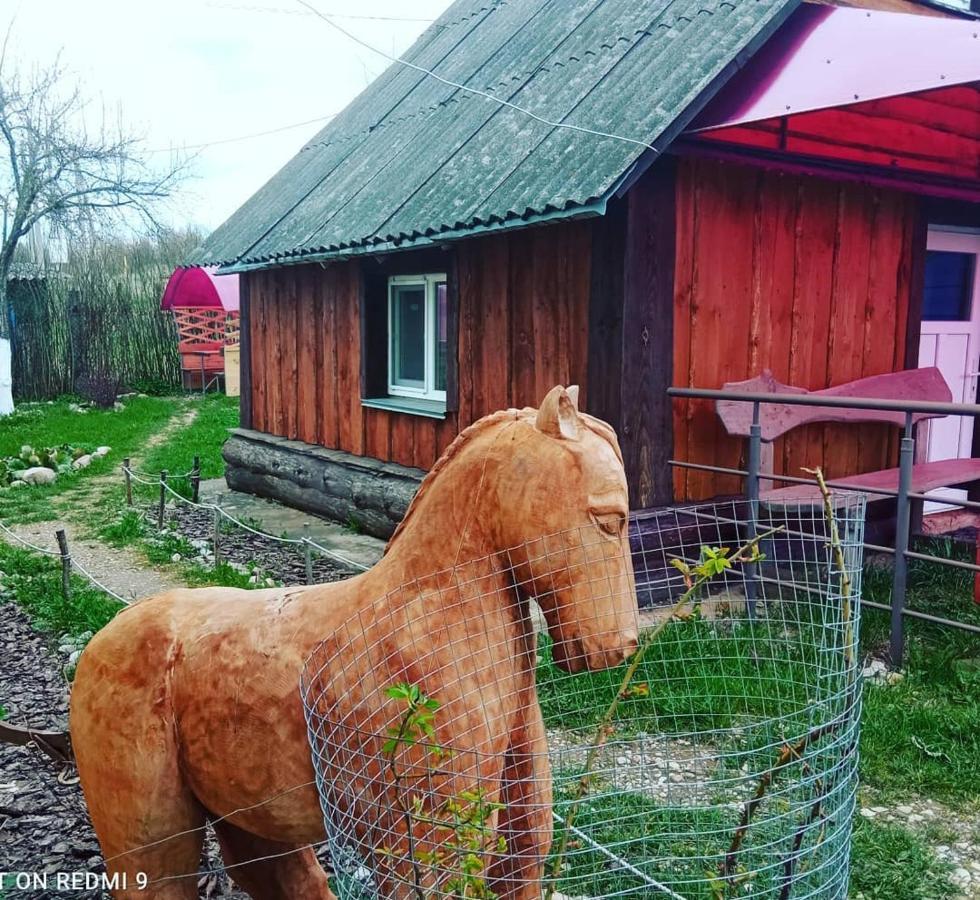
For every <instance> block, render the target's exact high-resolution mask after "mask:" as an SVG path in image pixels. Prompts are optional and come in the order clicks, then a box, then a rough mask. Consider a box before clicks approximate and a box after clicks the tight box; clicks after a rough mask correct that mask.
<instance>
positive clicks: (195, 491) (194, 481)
mask: <svg viewBox="0 0 980 900" xmlns="http://www.w3.org/2000/svg"><path fill="white" fill-rule="evenodd" d="M200 497H201V457H200V456H195V457H194V465H193V466H192V467H191V502H193V503H198V502H200Z"/></svg>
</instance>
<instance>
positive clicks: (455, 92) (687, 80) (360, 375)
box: [196, 0, 980, 535]
mask: <svg viewBox="0 0 980 900" xmlns="http://www.w3.org/2000/svg"><path fill="white" fill-rule="evenodd" d="M957 7H960V8H962V9H961V11H957ZM978 31H980V21H978V19H977V16H976V15H975V14H972V13H971V12H970V11H969V10H968V9H967V8H966V5H965V4H963V3H960V2H958V0H953V2H951V3H950V4H949V5H948V6H947V5H944V4H941V3H915V2H912V0H848V2H846V3H844V2H842V3H840V4H826V3H800V2H798V0H754V2H752V3H732V2H728V0H670V2H666V3H664V2H656V3H655V2H652V0H650V2H633V0H630V2H621V3H620V2H609V3H604V4H601V5H599V6H595V5H591V4H590V5H583V4H572V3H568V4H555V3H549V2H547V0H527V2H522V3H512V4H497V3H482V2H481V3H476V2H475V0H459V2H457V3H455V4H453V5H452V6H451V7H450V8H449V9H448V10H447V12H446V13H445V15H444V16H443V17H442V18H440V19H439V20H438V21H437V22H436V23H434V24H433V25H432V26H431V27H430V28H429V29H428V30H427V31H426V32H425V33H424V34H423V35H422V36H421V38H420V39H419V40H418V42H417V43H416V44H415V46H414V47H413V48H412V49H411V50H410V51H409V53H408V54H407V59H409V60H411V61H412V62H413V63H415V64H416V65H417V66H420V67H424V68H426V69H430V70H434V71H436V72H437V73H438V74H440V75H441V76H442V77H443V78H444V79H446V80H447V81H450V82H453V83H455V84H457V85H461V84H462V85H466V86H468V87H472V88H474V89H478V90H480V91H482V92H484V93H488V94H491V95H492V96H494V97H498V98H500V99H501V100H506V101H507V103H508V104H512V105H507V106H505V105H501V104H498V103H495V102H493V100H490V99H487V98H486V97H485V96H481V95H476V94H473V93H468V92H466V91H464V90H461V89H459V88H458V87H452V86H451V85H447V84H446V83H445V82H444V81H439V80H436V79H433V78H430V77H427V76H425V75H424V74H421V73H420V72H419V71H418V70H417V69H414V68H409V67H405V66H400V65H395V66H393V67H392V68H391V69H389V70H388V71H387V72H386V73H384V74H383V75H382V76H381V77H380V78H379V79H378V80H377V81H375V82H374V83H373V84H372V85H371V86H370V87H369V88H368V89H367V90H366V91H365V92H364V93H363V94H362V95H361V96H360V97H358V98H357V99H356V100H355V101H354V102H353V103H352V104H351V106H350V107H348V109H347V110H345V111H344V112H343V113H342V114H341V115H340V116H338V117H337V118H336V119H335V120H334V121H332V122H331V123H330V124H328V125H327V126H326V127H325V128H324V129H323V130H322V131H321V132H320V133H319V134H318V135H317V136H316V137H314V138H313V139H312V140H311V141H310V142H309V143H308V144H307V145H306V146H305V147H303V149H302V150H301V151H300V153H299V154H298V155H297V156H296V158H295V159H294V160H292V161H291V162H290V163H288V164H287V165H286V166H285V167H284V168H283V170H282V171H280V172H279V173H278V174H277V175H276V176H275V177H274V178H273V179H272V180H271V181H270V182H269V183H268V184H267V185H266V186H265V187H264V188H262V189H261V190H260V191H259V192H258V193H257V194H256V195H255V196H254V197H253V198H251V199H250V200H249V201H248V202H247V203H246V204H245V205H244V206H243V207H242V208H241V209H240V210H239V211H238V212H237V213H236V214H235V215H234V216H233V217H232V218H231V219H230V220H229V221H228V222H227V223H225V224H224V225H223V226H222V227H221V228H219V229H218V230H217V231H216V232H215V233H214V234H213V235H212V236H211V237H210V238H209V240H208V241H207V242H206V244H205V245H204V247H203V248H202V249H201V250H200V252H199V254H198V257H197V260H196V261H197V262H198V263H202V264H203V263H206V264H211V265H220V266H221V267H222V268H221V271H224V272H237V273H239V274H240V275H241V282H242V308H241V313H242V413H241V428H240V429H238V430H237V431H236V433H235V434H234V436H233V437H232V438H231V440H230V441H229V442H228V444H227V445H226V449H225V457H226V461H227V463H228V469H227V478H228V482H229V485H230V486H231V487H232V488H234V489H240V490H247V491H252V492H255V493H259V494H262V495H266V496H272V497H276V498H278V499H282V500H285V501H286V502H290V503H293V504H295V505H297V506H300V507H303V508H306V509H309V510H312V511H314V512H319V513H326V514H328V515H332V516H334V517H337V518H339V519H340V520H342V521H348V520H354V521H357V522H358V523H359V524H360V525H361V527H363V528H364V529H365V530H367V531H370V532H372V533H376V534H380V535H384V534H388V533H390V531H391V529H392V527H393V526H394V524H395V522H397V521H398V519H399V518H400V516H401V514H402V513H403V511H404V509H405V506H406V505H407V503H408V500H409V499H410V497H411V496H412V493H413V492H414V490H415V488H416V486H417V484H418V481H419V479H420V478H421V476H422V473H423V472H424V470H426V469H427V468H428V467H430V466H431V465H432V464H433V463H434V461H435V460H436V458H437V457H438V455H439V454H440V453H441V452H442V451H443V450H444V449H445V448H446V446H447V445H448V444H449V443H450V441H452V439H453V438H454V437H455V436H456V435H457V434H458V433H459V431H460V430H461V429H462V428H463V427H465V426H466V425H467V424H469V423H470V422H472V421H473V420H475V419H476V418H478V417H480V416H482V415H484V414H486V413H488V412H490V411H492V410H495V409H498V408H501V407H507V406H525V405H535V404H536V403H537V402H538V401H539V400H540V398H541V397H542V396H543V395H544V393H545V392H546V390H547V389H548V388H550V387H551V386H553V385H555V384H557V383H563V384H570V383H577V384H579V385H580V386H581V387H582V398H583V405H584V408H585V409H587V410H588V411H590V412H592V413H594V414H596V415H598V416H601V417H602V418H604V419H606V420H608V421H609V422H611V423H612V424H613V425H614V426H615V427H616V428H617V430H618V432H619V435H620V441H621V444H622V446H623V451H624V456H625V460H626V468H627V473H628V477H629V480H630V488H631V494H632V498H631V499H632V502H633V504H634V506H636V507H651V506H656V505H661V504H666V503H670V502H677V501H683V500H689V499H701V498H705V497H710V496H714V495H719V494H725V493H733V492H734V491H737V490H738V482H737V481H735V480H733V479H732V478H726V477H723V476H717V475H714V474H710V473H704V472H696V471H689V470H688V471H678V472H676V473H675V472H672V469H671V467H670V465H669V460H670V459H671V458H677V459H684V460H688V461H692V462H703V463H715V464H721V465H735V464H738V462H739V460H740V454H742V452H743V449H742V445H741V443H740V442H739V441H736V440H734V439H730V438H729V437H728V436H727V435H726V434H725V433H724V431H723V429H722V427H721V424H720V422H719V420H718V418H717V416H716V414H715V412H714V409H713V407H712V406H711V405H710V404H708V403H700V402H688V403H681V402H677V403H671V402H670V401H669V400H668V398H667V396H666V394H665V391H666V389H667V388H668V387H669V386H671V385H672V384H673V385H683V386H696V387H704V388H709V387H719V386H721V385H722V384H723V383H725V382H730V381H738V380H742V379H747V378H750V377H751V376H753V375H757V374H758V373H759V372H760V371H761V370H763V369H766V368H768V369H771V370H772V372H773V373H774V375H775V376H776V377H777V378H778V379H779V380H780V381H783V382H786V383H791V384H794V385H797V386H799V387H803V388H808V389H811V390H812V389H819V388H824V387H829V386H832V385H835V384H840V383H842V382H846V381H851V380H854V379H856V378H859V377H863V376H867V375H874V374H880V373H885V372H891V371H898V370H901V369H903V368H906V367H915V366H918V365H919V364H920V363H921V364H923V365H932V364H935V363H936V362H937V354H939V355H940V356H944V358H945V357H946V356H948V357H949V360H951V361H949V362H948V367H952V368H951V369H950V371H951V372H952V374H953V376H955V377H948V379H947V380H950V383H951V385H952V386H953V388H954V393H955V394H956V395H957V398H958V399H968V400H972V399H973V398H974V396H975V394H976V387H977V376H976V375H967V374H966V373H970V372H973V373H976V372H978V371H980V302H978V303H977V304H975V306H976V309H974V308H973V306H972V305H971V304H970V303H967V302H965V301H964V299H963V298H965V297H968V296H969V292H970V291H971V290H973V289H974V288H975V280H976V278H977V277H978V275H977V272H978V271H980V266H976V265H975V263H976V260H977V256H978V254H980V52H978V51H980V39H978V37H977V33H978ZM518 107H519V108H518ZM957 298H959V299H957ZM940 344H942V345H943V347H944V349H943V351H942V353H940V352H939V351H938V350H937V349H936V348H937V347H939V346H940ZM930 347H931V348H933V349H932V350H930V349H929V348H930ZM930 353H931V354H932V356H931V357H930ZM943 365H947V363H943ZM956 366H959V369H958V370H957V371H953V370H954V369H956ZM954 382H955V383H954ZM894 454H895V437H894V434H893V433H892V432H890V431H889V430H888V429H887V428H886V427H885V426H880V425H873V424H872V425H867V426H861V427H860V428H853V427H851V428H849V429H846V430H845V429H844V428H842V427H841V426H826V427H810V428H806V429H799V430H798V432H794V433H792V434H791V435H788V436H787V437H786V438H785V439H783V440H781V442H780V443H779V445H777V447H776V460H775V466H776V471H780V472H797V471H798V469H799V467H800V466H801V465H812V464H815V463H820V464H822V465H824V466H825V468H826V469H827V470H828V471H829V472H830V474H832V475H845V474H851V473H853V472H855V471H861V470H862V469H872V468H881V467H882V466H883V465H884V464H886V463H889V462H891V461H892V460H893V458H894Z"/></svg>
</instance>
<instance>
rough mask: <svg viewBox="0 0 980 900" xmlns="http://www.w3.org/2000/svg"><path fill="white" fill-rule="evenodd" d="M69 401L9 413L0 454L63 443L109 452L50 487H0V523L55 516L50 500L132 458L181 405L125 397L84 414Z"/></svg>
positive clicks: (0, 433) (0, 432)
mask: <svg viewBox="0 0 980 900" xmlns="http://www.w3.org/2000/svg"><path fill="white" fill-rule="evenodd" d="M72 402H73V401H72V400H71V399H70V398H66V399H63V400H58V401H56V402H55V403H51V404H48V403H30V404H23V405H21V406H18V407H17V410H16V411H15V412H14V413H13V414H12V415H10V416H5V417H3V418H0V456H11V455H16V454H18V453H19V452H20V448H21V447H22V446H23V445H25V444H30V445H32V446H35V447H50V446H58V445H60V444H66V443H67V444H72V445H74V446H81V447H84V448H85V449H86V450H94V449H95V448H96V447H98V446H100V445H108V446H110V447H112V452H111V453H109V455H108V456H106V457H104V458H102V459H99V460H95V461H94V462H93V463H92V465H90V466H89V467H88V468H87V469H84V470H82V471H80V472H73V473H69V474H64V475H61V476H59V478H58V480H57V481H56V482H55V483H54V484H51V485H43V486H38V487H25V488H0V521H3V522H5V523H7V524H9V523H11V522H40V521H44V520H45V519H50V518H55V517H56V515H57V510H56V508H55V505H54V504H53V500H54V498H56V497H57V496H58V495H62V494H65V493H66V492H69V491H72V490H75V489H77V488H78V487H79V486H80V485H81V484H83V483H84V482H86V481H87V480H88V479H90V478H92V476H95V475H104V474H106V473H108V472H111V471H113V470H114V469H115V468H116V467H117V466H118V465H119V463H120V462H121V461H122V459H123V458H124V457H126V456H135V455H137V454H138V453H139V451H140V449H141V447H142V446H143V445H145V444H146V442H147V441H148V440H149V439H150V438H151V437H152V436H153V435H154V434H155V433H157V432H158V431H160V430H161V429H162V428H164V427H165V426H166V424H167V422H168V421H169V420H170V418H171V416H172V415H173V414H174V413H175V412H176V411H177V409H179V407H180V405H181V404H182V403H183V402H184V401H183V400H181V399H180V398H176V397H130V398H128V399H127V400H126V401H125V405H126V408H125V409H124V410H121V411H119V412H117V411H115V410H90V411H89V412H86V413H79V412H73V411H72V410H71V409H70V408H69V405H70V404H71V403H72Z"/></svg>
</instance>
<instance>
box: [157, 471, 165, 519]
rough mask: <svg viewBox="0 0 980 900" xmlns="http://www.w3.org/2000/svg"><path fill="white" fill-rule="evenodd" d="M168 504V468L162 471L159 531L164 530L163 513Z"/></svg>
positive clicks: (158, 510) (158, 513)
mask: <svg viewBox="0 0 980 900" xmlns="http://www.w3.org/2000/svg"><path fill="white" fill-rule="evenodd" d="M166 505H167V470H166V469H163V470H162V471H161V472H160V504H159V506H158V507H157V531H163V514H164V510H165V509H166Z"/></svg>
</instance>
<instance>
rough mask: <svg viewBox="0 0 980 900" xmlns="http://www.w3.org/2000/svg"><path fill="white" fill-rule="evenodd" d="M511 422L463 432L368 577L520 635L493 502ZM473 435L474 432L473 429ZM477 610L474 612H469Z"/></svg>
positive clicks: (521, 616)
mask: <svg viewBox="0 0 980 900" xmlns="http://www.w3.org/2000/svg"><path fill="white" fill-rule="evenodd" d="M513 421H514V419H513V418H512V417H511V418H507V417H504V416H501V418H500V419H499V420H496V421H493V422H492V423H490V424H489V425H488V426H487V427H485V428H483V429H480V430H473V431H469V432H468V433H464V435H463V436H462V438H461V439H457V440H458V441H459V443H458V444H457V445H456V446H454V447H453V448H451V449H450V451H449V452H448V454H447V456H446V458H445V459H444V460H442V461H440V463H439V464H438V466H437V470H436V471H435V472H434V473H433V477H431V478H429V479H427V480H426V482H425V483H424V484H423V486H422V488H421V489H420V490H419V493H418V495H417V496H416V498H415V500H414V501H413V502H412V505H411V506H410V508H409V511H408V513H407V514H406V517H405V520H404V522H403V523H402V526H401V527H400V528H399V529H398V532H397V534H396V535H395V537H394V538H393V540H392V542H391V544H390V545H389V547H388V549H387V550H386V552H385V555H384V557H383V558H382V559H381V561H380V562H379V563H378V564H377V565H376V566H375V567H374V569H372V572H371V574H372V575H375V576H376V577H378V579H379V581H380V582H381V583H384V584H386V585H387V589H388V590H389V591H395V592H398V588H399V587H400V586H402V585H405V584H409V583H410V584H412V586H413V587H412V589H411V590H410V591H409V593H410V594H411V593H412V592H413V591H414V590H415V589H416V587H417V588H419V589H421V590H422V591H429V590H434V591H439V592H444V593H443V596H444V597H445V598H446V602H448V603H449V604H453V603H459V604H461V605H462V606H465V607H466V610H467V613H466V614H467V615H468V616H470V615H477V614H479V615H487V616H489V618H491V619H497V618H498V616H497V614H498V613H499V615H500V617H502V618H505V619H506V620H507V621H509V622H511V623H513V624H514V625H515V626H516V631H517V632H523V631H525V630H526V629H525V624H524V621H525V619H526V606H527V603H526V601H525V600H522V599H521V598H520V597H519V596H518V592H517V590H516V588H515V586H514V584H513V578H512V573H511V570H510V561H509V557H508V555H507V553H506V552H501V551H500V550H499V548H498V546H497V545H498V543H499V538H498V537H497V535H498V534H499V533H500V528H499V523H498V521H497V517H498V515H505V514H506V512H507V511H506V510H503V511H502V510H499V509H498V508H497V504H498V501H497V495H496V492H495V491H494V490H493V489H492V485H493V483H494V480H495V479H496V478H497V477H498V476H499V466H500V464H501V458H502V450H501V446H500V443H499V442H498V438H499V437H500V436H501V434H502V433H503V432H504V431H505V429H507V427H508V426H509V425H510V424H512V423H513ZM475 428H478V426H475ZM477 610H480V611H481V612H480V613H477Z"/></svg>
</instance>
